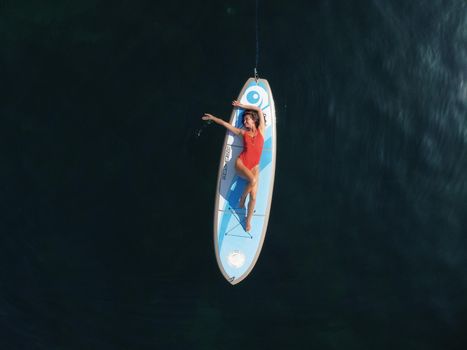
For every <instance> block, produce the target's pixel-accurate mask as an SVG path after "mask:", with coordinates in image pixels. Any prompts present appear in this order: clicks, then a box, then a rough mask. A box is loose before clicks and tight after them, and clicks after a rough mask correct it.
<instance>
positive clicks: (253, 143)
mask: <svg viewBox="0 0 467 350" xmlns="http://www.w3.org/2000/svg"><path fill="white" fill-rule="evenodd" d="M263 144H264V139H263V135H261V133H260V132H259V130H257V131H256V135H255V136H250V135H249V134H248V132H247V131H245V132H244V133H243V152H242V153H240V156H239V158H240V159H241V160H242V162H243V164H245V166H246V167H247V168H248V169H250V170H251V169H253V168H254V167H255V166H257V165H258V164H259V160H260V158H261V152H262V151H263Z"/></svg>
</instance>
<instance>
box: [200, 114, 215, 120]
mask: <svg viewBox="0 0 467 350" xmlns="http://www.w3.org/2000/svg"><path fill="white" fill-rule="evenodd" d="M201 119H203V120H213V119H214V116H213V115H212V114H209V113H204V115H203V116H202V117H201Z"/></svg>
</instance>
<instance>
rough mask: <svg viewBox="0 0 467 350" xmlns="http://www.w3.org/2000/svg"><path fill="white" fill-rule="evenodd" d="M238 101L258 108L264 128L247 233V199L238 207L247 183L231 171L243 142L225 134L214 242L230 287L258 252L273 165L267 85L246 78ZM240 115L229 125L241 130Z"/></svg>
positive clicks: (271, 107) (236, 112) (238, 111)
mask: <svg viewBox="0 0 467 350" xmlns="http://www.w3.org/2000/svg"><path fill="white" fill-rule="evenodd" d="M239 101H240V102H241V103H243V104H248V105H255V106H258V107H260V108H261V109H262V110H263V113H264V114H265V124H266V128H265V132H264V135H263V136H264V146H263V152H262V154H261V159H260V163H259V171H260V172H259V179H258V188H257V194H256V205H255V211H254V214H253V217H252V220H251V230H250V232H246V231H245V221H246V215H247V209H246V208H248V204H249V197H247V201H246V203H245V208H242V209H240V208H238V206H239V200H240V197H241V196H242V194H243V192H244V190H245V187H246V185H247V181H246V180H245V179H243V178H241V177H240V176H238V174H237V173H236V170H235V161H236V159H237V158H238V156H239V154H240V153H241V151H242V150H243V140H242V137H239V136H235V135H234V134H232V133H230V132H228V133H227V135H226V144H225V147H224V151H223V154H222V162H223V163H222V164H221V165H222V166H221V170H220V173H219V187H218V188H219V193H218V200H217V204H218V207H217V209H216V214H215V215H216V218H217V219H216V222H217V227H216V228H215V231H216V236H215V238H216V242H215V243H216V245H217V247H216V251H217V254H218V263H219V266H220V268H221V270H222V272H223V274H224V276H225V277H226V278H227V279H228V280H229V281H230V282H231V283H233V284H234V281H235V279H237V280H241V279H243V278H244V277H245V276H246V275H247V274H248V273H249V272H250V271H251V269H252V268H253V266H254V264H255V262H256V260H257V258H258V255H259V252H260V250H261V246H262V243H263V240H264V235H265V234H266V227H267V221H268V218H269V209H270V199H271V195H272V187H273V179H274V168H273V167H274V164H275V162H274V158H275V149H274V147H275V142H274V137H275V111H274V101H273V100H272V95H270V89H269V85H268V84H267V82H266V83H265V81H263V80H259V81H258V82H256V81H255V80H254V79H250V80H249V81H248V82H247V84H246V85H245V86H244V88H243V90H242V93H241V94H240V96H239ZM243 113H244V110H243V109H241V108H236V109H234V111H233V114H232V119H231V124H233V125H235V126H236V127H238V128H242V127H243Z"/></svg>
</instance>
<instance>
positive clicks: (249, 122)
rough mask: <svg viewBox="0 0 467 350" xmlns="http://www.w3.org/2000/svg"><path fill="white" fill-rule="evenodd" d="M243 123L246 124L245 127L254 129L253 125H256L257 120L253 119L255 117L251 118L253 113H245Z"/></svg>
mask: <svg viewBox="0 0 467 350" xmlns="http://www.w3.org/2000/svg"><path fill="white" fill-rule="evenodd" d="M243 125H245V127H246V128H248V129H253V127H254V126H255V122H254V121H253V118H251V115H249V114H247V115H245V117H244V118H243Z"/></svg>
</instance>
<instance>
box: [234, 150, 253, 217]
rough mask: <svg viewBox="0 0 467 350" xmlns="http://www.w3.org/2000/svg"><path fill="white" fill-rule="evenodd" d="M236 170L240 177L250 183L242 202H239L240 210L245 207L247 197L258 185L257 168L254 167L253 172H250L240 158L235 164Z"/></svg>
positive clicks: (244, 192) (241, 198)
mask: <svg viewBox="0 0 467 350" xmlns="http://www.w3.org/2000/svg"><path fill="white" fill-rule="evenodd" d="M235 168H236V169H237V171H238V173H239V175H240V176H241V177H243V178H245V179H246V180H247V181H248V184H247V186H246V187H245V190H244V191H243V194H242V196H241V197H240V201H239V206H240V208H243V207H244V206H245V199H246V196H247V195H248V193H250V192H251V190H252V189H253V187H254V186H255V185H256V181H257V166H256V167H254V168H253V169H252V170H250V169H248V168H247V167H246V166H245V164H243V162H242V160H241V159H240V158H238V159H237V162H236V163H235Z"/></svg>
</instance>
